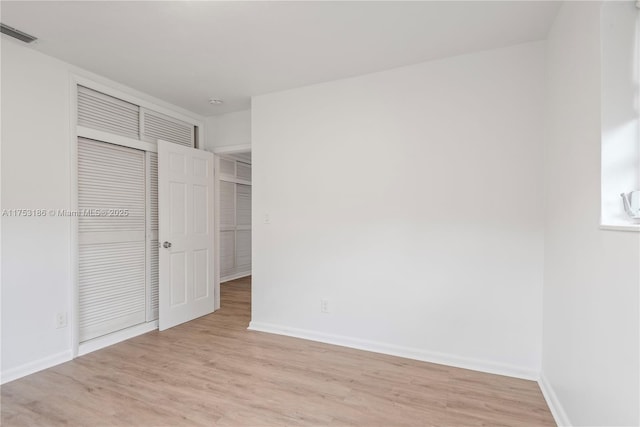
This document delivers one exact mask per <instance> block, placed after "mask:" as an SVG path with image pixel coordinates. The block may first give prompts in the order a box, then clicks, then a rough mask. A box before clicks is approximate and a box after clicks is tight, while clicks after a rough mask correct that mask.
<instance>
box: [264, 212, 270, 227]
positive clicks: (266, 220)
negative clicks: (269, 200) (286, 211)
mask: <svg viewBox="0 0 640 427" xmlns="http://www.w3.org/2000/svg"><path fill="white" fill-rule="evenodd" d="M264 223H265V224H271V217H270V216H269V214H268V213H266V214H264Z"/></svg>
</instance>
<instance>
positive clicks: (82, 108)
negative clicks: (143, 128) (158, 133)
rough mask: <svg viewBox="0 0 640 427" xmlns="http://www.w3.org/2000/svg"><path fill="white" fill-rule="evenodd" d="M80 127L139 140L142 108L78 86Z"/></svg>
mask: <svg viewBox="0 0 640 427" xmlns="http://www.w3.org/2000/svg"><path fill="white" fill-rule="evenodd" d="M78 125H79V126H84V127H87V128H91V129H97V130H100V131H103V132H108V133H113V134H116V135H122V136H126V137H129V138H133V139H139V137H140V107H138V106H137V105H134V104H131V103H129V102H126V101H123V100H121V99H118V98H114V97H113V96H109V95H105V94H103V93H100V92H96V91H95V90H93V89H89V88H86V87H84V86H78Z"/></svg>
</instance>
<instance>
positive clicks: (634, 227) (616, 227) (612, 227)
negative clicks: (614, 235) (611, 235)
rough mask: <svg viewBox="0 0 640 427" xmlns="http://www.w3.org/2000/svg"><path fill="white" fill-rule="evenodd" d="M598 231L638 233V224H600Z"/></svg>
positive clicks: (639, 229) (639, 230)
mask: <svg viewBox="0 0 640 427" xmlns="http://www.w3.org/2000/svg"><path fill="white" fill-rule="evenodd" d="M600 230H605V231H636V232H640V224H600Z"/></svg>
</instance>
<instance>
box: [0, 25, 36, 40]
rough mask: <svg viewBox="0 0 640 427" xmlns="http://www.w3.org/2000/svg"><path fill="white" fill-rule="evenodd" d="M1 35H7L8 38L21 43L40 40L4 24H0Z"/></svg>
mask: <svg viewBox="0 0 640 427" xmlns="http://www.w3.org/2000/svg"><path fill="white" fill-rule="evenodd" d="M0 33H2V34H6V35H8V36H11V37H13V38H14V39H18V40H20V41H23V42H25V43H31V42H33V41H35V40H38V38H37V37H33V36H31V35H29V34H27V33H23V32H22V31H20V30H16V29H15V28H13V27H10V26H8V25H4V24H2V23H0Z"/></svg>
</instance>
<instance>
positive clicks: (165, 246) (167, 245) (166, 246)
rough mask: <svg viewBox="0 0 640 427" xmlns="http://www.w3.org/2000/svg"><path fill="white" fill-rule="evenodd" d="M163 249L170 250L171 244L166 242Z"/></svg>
mask: <svg viewBox="0 0 640 427" xmlns="http://www.w3.org/2000/svg"><path fill="white" fill-rule="evenodd" d="M162 247H163V248H165V249H169V248H170V247H171V242H164V243H163V244H162Z"/></svg>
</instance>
